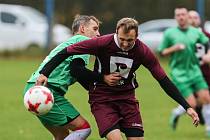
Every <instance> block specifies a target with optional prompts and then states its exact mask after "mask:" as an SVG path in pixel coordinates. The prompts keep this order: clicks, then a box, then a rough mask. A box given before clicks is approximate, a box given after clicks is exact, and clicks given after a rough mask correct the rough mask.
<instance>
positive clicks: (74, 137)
mask: <svg viewBox="0 0 210 140" xmlns="http://www.w3.org/2000/svg"><path fill="white" fill-rule="evenodd" d="M64 127H65V128H66V129H70V130H72V131H71V133H70V134H69V135H68V136H67V137H66V138H65V139H64V140H85V139H87V137H88V136H89V135H90V133H91V128H90V125H89V123H88V122H87V121H86V120H85V119H84V118H83V117H82V116H81V115H79V116H78V117H77V118H76V119H74V120H73V121H71V122H69V123H68V124H66V125H65V126H64Z"/></svg>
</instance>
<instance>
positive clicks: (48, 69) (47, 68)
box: [39, 48, 69, 77]
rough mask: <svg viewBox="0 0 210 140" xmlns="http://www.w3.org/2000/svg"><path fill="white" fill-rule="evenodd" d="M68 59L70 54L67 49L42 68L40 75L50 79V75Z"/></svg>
mask: <svg viewBox="0 0 210 140" xmlns="http://www.w3.org/2000/svg"><path fill="white" fill-rule="evenodd" d="M68 57H69V54H68V53H67V48H65V49H63V50H62V51H60V52H59V53H58V54H56V55H55V56H54V57H53V58H52V59H51V60H50V61H49V62H48V63H47V64H45V66H44V67H43V68H42V70H40V71H39V73H40V74H43V75H45V76H46V77H48V76H49V75H50V73H51V72H52V71H53V70H54V69H55V68H56V67H57V66H58V65H59V64H60V63H61V62H63V61H64V60H65V59H66V58H68Z"/></svg>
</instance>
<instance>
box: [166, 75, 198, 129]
mask: <svg viewBox="0 0 210 140" xmlns="http://www.w3.org/2000/svg"><path fill="white" fill-rule="evenodd" d="M174 84H175V85H176V87H177V88H178V89H179V91H180V93H181V94H182V96H183V97H184V98H185V99H186V100H187V101H188V103H189V104H190V105H191V106H192V107H195V106H196V100H195V98H194V95H193V88H192V87H191V86H190V85H191V81H190V82H178V81H176V80H175V79H174ZM183 114H185V109H184V108H183V107H182V106H181V105H179V106H178V107H176V108H175V109H173V110H172V112H171V116H170V119H169V125H170V127H171V128H172V129H173V130H176V127H177V124H178V120H179V117H180V116H182V115H183Z"/></svg>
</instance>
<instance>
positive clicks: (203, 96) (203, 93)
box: [197, 90, 210, 137]
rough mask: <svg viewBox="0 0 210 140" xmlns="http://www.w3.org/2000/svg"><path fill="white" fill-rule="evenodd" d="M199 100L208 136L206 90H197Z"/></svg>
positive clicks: (209, 114) (209, 101)
mask: <svg viewBox="0 0 210 140" xmlns="http://www.w3.org/2000/svg"><path fill="white" fill-rule="evenodd" d="M197 95H198V98H199V101H200V102H201V103H202V115H203V118H204V122H205V126H206V131H207V135H208V136H209V137H210V95H209V91H208V90H200V91H198V92H197Z"/></svg>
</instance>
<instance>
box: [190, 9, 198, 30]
mask: <svg viewBox="0 0 210 140" xmlns="http://www.w3.org/2000/svg"><path fill="white" fill-rule="evenodd" d="M189 23H190V24H191V25H192V26H194V27H199V26H200V24H201V20H200V17H199V15H198V14H197V13H195V12H189Z"/></svg>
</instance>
